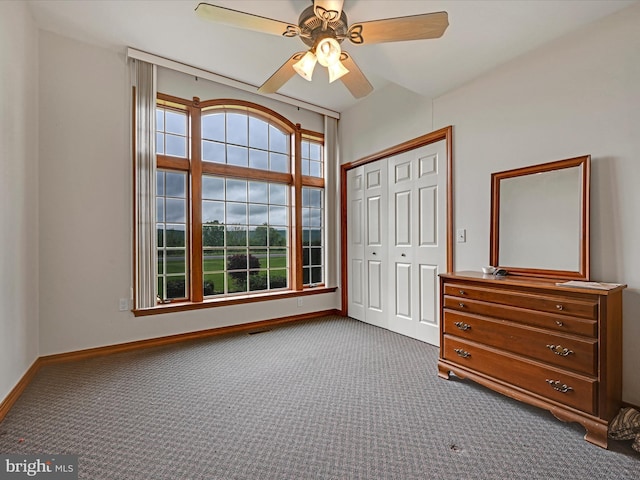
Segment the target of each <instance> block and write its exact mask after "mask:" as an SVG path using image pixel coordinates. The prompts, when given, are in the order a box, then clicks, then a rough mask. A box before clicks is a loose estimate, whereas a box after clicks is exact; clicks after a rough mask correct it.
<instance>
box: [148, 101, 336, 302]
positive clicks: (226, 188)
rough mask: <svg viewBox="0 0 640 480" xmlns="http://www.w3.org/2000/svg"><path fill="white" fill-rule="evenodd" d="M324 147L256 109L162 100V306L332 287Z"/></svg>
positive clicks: (236, 103)
mask: <svg viewBox="0 0 640 480" xmlns="http://www.w3.org/2000/svg"><path fill="white" fill-rule="evenodd" d="M323 140H324V139H323V135H322V134H319V133H316V132H310V131H306V130H303V129H302V128H301V127H300V126H299V125H294V124H293V123H291V122H289V121H288V120H287V119H285V118H284V117H282V116H280V115H279V114H277V113H276V112H273V111H271V110H269V109H266V108H265V107H262V106H259V105H256V104H252V103H249V102H243V101H233V100H211V101H205V102H200V101H199V100H198V99H194V100H193V101H189V100H183V99H178V98H175V97H170V96H166V95H162V94H160V95H158V104H157V110H156V162H157V187H156V205H157V207H156V226H157V248H156V252H157V272H156V276H157V294H158V300H159V302H161V303H166V302H180V301H182V302H202V301H205V300H213V299H224V298H227V297H235V296H238V295H248V296H250V295H252V294H255V293H259V294H262V295H264V294H266V293H270V292H282V291H287V290H302V289H303V288H305V287H307V286H317V285H321V284H323V282H324V276H325V265H326V261H325V258H324V256H325V249H324V233H325V227H324V160H323Z"/></svg>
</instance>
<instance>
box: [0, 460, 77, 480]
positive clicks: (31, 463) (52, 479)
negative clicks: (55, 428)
mask: <svg viewBox="0 0 640 480" xmlns="http://www.w3.org/2000/svg"><path fill="white" fill-rule="evenodd" d="M23 478H26V479H46V480H78V456H77V455H48V454H42V455H2V454H0V480H18V479H23Z"/></svg>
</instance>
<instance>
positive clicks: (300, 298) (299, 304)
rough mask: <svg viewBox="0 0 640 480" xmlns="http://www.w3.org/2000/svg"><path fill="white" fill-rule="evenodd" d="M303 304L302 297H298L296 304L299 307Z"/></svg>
mask: <svg viewBox="0 0 640 480" xmlns="http://www.w3.org/2000/svg"><path fill="white" fill-rule="evenodd" d="M302 304H303V301H302V297H298V306H299V307H301V306H302Z"/></svg>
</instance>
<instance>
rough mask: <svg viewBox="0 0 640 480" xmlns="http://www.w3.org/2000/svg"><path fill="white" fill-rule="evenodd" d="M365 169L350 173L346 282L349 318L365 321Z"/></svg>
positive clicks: (359, 168)
mask: <svg viewBox="0 0 640 480" xmlns="http://www.w3.org/2000/svg"><path fill="white" fill-rule="evenodd" d="M364 232H365V222H364V167H357V168H354V169H352V170H349V171H348V172H347V241H348V243H347V262H348V265H347V279H348V290H347V292H348V296H349V304H348V312H349V316H350V317H353V318H355V319H358V320H362V321H365V301H366V282H365V275H364V272H365V259H364V238H365V235H364Z"/></svg>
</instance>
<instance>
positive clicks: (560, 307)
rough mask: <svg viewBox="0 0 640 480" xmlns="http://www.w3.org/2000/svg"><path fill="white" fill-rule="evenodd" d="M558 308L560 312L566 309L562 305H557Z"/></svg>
mask: <svg viewBox="0 0 640 480" xmlns="http://www.w3.org/2000/svg"><path fill="white" fill-rule="evenodd" d="M556 308H557V309H558V310H564V307H563V306H562V305H560V304H558V305H556Z"/></svg>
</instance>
